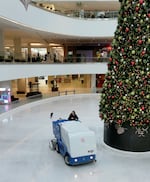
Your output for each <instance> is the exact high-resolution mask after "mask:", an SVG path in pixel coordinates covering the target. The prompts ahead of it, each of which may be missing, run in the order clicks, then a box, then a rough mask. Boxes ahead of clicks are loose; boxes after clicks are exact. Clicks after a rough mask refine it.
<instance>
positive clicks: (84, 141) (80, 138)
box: [50, 120, 96, 165]
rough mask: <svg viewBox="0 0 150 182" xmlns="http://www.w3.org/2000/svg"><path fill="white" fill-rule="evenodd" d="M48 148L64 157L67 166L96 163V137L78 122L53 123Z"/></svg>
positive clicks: (63, 121) (62, 121) (61, 121)
mask: <svg viewBox="0 0 150 182" xmlns="http://www.w3.org/2000/svg"><path fill="white" fill-rule="evenodd" d="M52 124H53V134H54V139H52V140H51V142H50V147H51V148H52V149H54V150H56V151H57V152H58V153H60V154H61V155H62V156H63V157H64V161H65V163H66V164H67V165H79V164H84V163H89V162H93V161H96V136H95V133H94V132H93V131H91V130H90V129H89V128H87V127H86V126H85V125H84V124H82V123H81V122H80V121H70V120H57V121H53V122H52Z"/></svg>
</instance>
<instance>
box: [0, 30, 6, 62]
mask: <svg viewBox="0 0 150 182" xmlns="http://www.w3.org/2000/svg"><path fill="white" fill-rule="evenodd" d="M4 55H5V51H4V32H3V30H0V61H4Z"/></svg>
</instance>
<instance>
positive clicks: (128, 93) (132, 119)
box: [100, 0, 150, 151]
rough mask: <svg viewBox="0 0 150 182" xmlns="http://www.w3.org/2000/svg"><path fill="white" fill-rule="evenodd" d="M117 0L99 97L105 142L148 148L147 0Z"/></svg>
mask: <svg viewBox="0 0 150 182" xmlns="http://www.w3.org/2000/svg"><path fill="white" fill-rule="evenodd" d="M120 3H121V8H120V11H119V16H118V25H117V28H116V31H115V35H114V39H113V41H112V51H111V53H110V60H109V63H108V73H107V74H106V77H105V82H104V84H103V88H102V94H101V99H100V117H101V118H102V120H104V123H105V130H104V142H105V143H107V144H108V145H110V146H113V147H115V148H119V149H123V150H129V151H148V150H150V1H149V0H120ZM112 140H113V142H112ZM144 140H145V141H144ZM142 143H143V144H142Z"/></svg>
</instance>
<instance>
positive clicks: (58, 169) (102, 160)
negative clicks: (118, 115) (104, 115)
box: [0, 94, 150, 182]
mask: <svg viewBox="0 0 150 182" xmlns="http://www.w3.org/2000/svg"><path fill="white" fill-rule="evenodd" d="M98 105H99V95H97V94H85V95H68V96H60V97H53V98H50V99H43V100H39V101H37V102H32V103H28V104H27V103H26V104H25V105H22V106H20V107H15V106H14V107H15V108H14V109H12V110H10V111H8V112H5V113H3V114H1V115H0V182H91V181H93V182H112V181H115V182H149V181H150V173H149V169H150V153H149V152H146V153H132V152H123V151H119V150H115V149H111V148H110V147H108V146H106V145H105V144H104V143H103V122H102V121H100V119H99V114H98V110H99V108H98ZM16 106H17V105H16ZM11 107H12V106H11ZM9 109H10V108H9V107H6V106H5V107H3V108H2V107H1V113H2V112H4V111H6V110H9ZM72 110H75V111H76V112H77V114H78V116H79V118H80V120H81V121H82V122H83V123H84V124H85V125H86V126H87V127H89V128H90V129H91V130H93V131H94V132H95V134H96V138H97V162H95V163H91V164H86V165H81V166H76V167H69V166H67V165H66V164H65V163H64V160H63V158H62V157H61V156H60V155H59V154H58V153H57V152H55V151H52V150H50V149H49V147H48V143H49V141H50V139H51V138H53V133H52V125H51V124H52V120H56V119H58V118H60V117H61V118H67V117H68V115H69V113H70V112H71V111H72ZM50 112H53V113H54V116H53V118H52V119H50V117H49V114H50ZM77 147H78V146H77Z"/></svg>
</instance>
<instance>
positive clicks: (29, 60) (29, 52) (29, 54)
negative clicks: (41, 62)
mask: <svg viewBox="0 0 150 182" xmlns="http://www.w3.org/2000/svg"><path fill="white" fill-rule="evenodd" d="M28 62H32V54H31V45H30V44H28Z"/></svg>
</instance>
